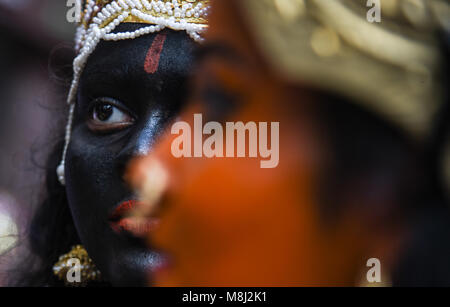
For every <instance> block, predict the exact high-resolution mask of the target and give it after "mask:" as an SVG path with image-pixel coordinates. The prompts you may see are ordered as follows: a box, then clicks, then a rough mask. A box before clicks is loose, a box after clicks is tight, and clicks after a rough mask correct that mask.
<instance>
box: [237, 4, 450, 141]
mask: <svg viewBox="0 0 450 307" xmlns="http://www.w3.org/2000/svg"><path fill="white" fill-rule="evenodd" d="M237 2H238V3H239V4H240V6H242V8H243V10H244V12H245V16H247V17H248V19H249V22H250V23H249V25H250V26H251V27H250V28H251V31H252V34H253V35H254V36H255V38H256V41H257V42H258V43H259V44H260V47H261V50H262V51H263V53H264V55H265V56H266V59H267V60H268V61H269V63H270V64H274V65H272V66H273V68H274V69H276V70H278V71H279V72H280V73H281V74H283V75H285V76H287V77H288V78H290V79H291V80H297V81H299V82H302V83H303V84H309V85H311V86H314V87H317V88H320V89H324V90H330V91H334V92H338V93H339V94H342V95H344V96H347V97H348V96H350V98H353V99H354V100H355V101H358V103H360V104H362V105H364V107H366V108H369V109H370V110H372V111H374V112H376V113H378V114H380V115H381V116H382V117H383V118H386V119H388V120H389V121H391V122H394V123H395V124H397V126H399V127H401V128H403V129H404V130H406V131H407V132H408V133H409V134H410V135H412V136H413V137H418V138H422V137H424V136H426V134H427V133H428V132H429V129H430V128H431V122H432V120H433V116H434V114H435V112H436V111H437V109H438V108H439V105H440V104H441V103H442V96H441V94H442V88H443V84H442V83H440V81H439V79H440V78H439V76H438V74H439V69H440V68H441V67H440V61H441V58H440V56H441V55H440V52H439V43H438V42H437V39H436V37H435V36H434V34H435V33H434V31H433V30H435V29H437V28H441V29H442V28H444V29H447V30H450V26H449V22H450V12H449V11H450V5H449V3H448V2H447V1H446V0H380V1H366V0H242V1H237ZM377 3H378V4H380V7H379V8H380V9H381V10H380V11H379V12H378V13H380V15H379V16H378V17H379V20H374V17H376V14H375V12H376V11H374V10H375V9H377V7H376V5H377Z"/></svg>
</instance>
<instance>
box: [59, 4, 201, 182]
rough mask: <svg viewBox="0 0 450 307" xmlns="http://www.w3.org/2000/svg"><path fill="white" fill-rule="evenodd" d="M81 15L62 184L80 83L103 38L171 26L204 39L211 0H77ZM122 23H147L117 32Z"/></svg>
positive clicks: (120, 37)
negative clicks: (93, 53)
mask: <svg viewBox="0 0 450 307" xmlns="http://www.w3.org/2000/svg"><path fill="white" fill-rule="evenodd" d="M76 5H77V8H78V9H79V11H78V14H77V16H79V18H80V24H79V26H78V29H77V33H76V36H75V49H76V51H77V57H76V58H75V60H74V62H73V71H74V76H73V81H72V85H71V88H70V91H69V95H68V98H67V102H68V104H69V105H70V110H69V119H68V122H67V126H66V137H65V147H64V151H63V156H62V159H61V163H60V165H59V166H58V169H57V174H58V179H59V181H60V182H61V184H63V185H64V184H65V178H64V166H65V157H66V153H67V148H68V145H69V142H70V137H71V130H72V120H73V113H74V110H75V95H76V92H77V90H78V82H79V79H80V76H81V73H82V71H83V68H84V66H85V64H86V62H87V59H88V57H89V56H90V55H91V53H92V52H93V51H94V49H95V47H96V46H97V44H98V43H99V42H100V41H101V40H110V41H111V40H112V41H118V40H125V39H134V38H137V37H140V36H142V35H146V34H149V33H154V32H158V31H161V30H163V29H164V28H170V29H172V30H176V31H186V33H187V34H189V35H190V36H191V38H192V39H193V40H195V41H197V42H199V41H201V40H202V38H201V36H200V34H201V32H202V31H203V30H205V29H206V27H207V16H208V9H209V0H165V1H161V0H158V1H155V0H150V1H149V0H86V1H82V0H77V3H76ZM121 23H142V24H147V26H144V27H141V28H139V29H137V30H135V31H133V32H122V33H115V32H114V29H115V28H116V27H117V26H118V25H119V24H121Z"/></svg>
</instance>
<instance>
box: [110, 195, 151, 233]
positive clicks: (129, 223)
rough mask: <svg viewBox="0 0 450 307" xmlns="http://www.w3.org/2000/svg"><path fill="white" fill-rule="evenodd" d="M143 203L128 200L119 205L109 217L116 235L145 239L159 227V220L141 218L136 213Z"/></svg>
mask: <svg viewBox="0 0 450 307" xmlns="http://www.w3.org/2000/svg"><path fill="white" fill-rule="evenodd" d="M142 205H143V203H142V202H140V201H137V200H126V201H124V202H122V203H121V204H120V205H118V206H117V207H116V208H115V209H114V211H113V212H112V213H111V215H110V216H109V223H110V226H111V228H112V229H113V231H114V232H116V233H127V234H130V235H132V236H134V237H137V238H145V237H146V236H148V234H149V233H150V232H153V231H154V230H155V229H156V228H157V227H158V225H159V219H157V218H151V217H139V216H136V215H134V213H135V211H136V210H137V209H138V208H139V207H140V206H142Z"/></svg>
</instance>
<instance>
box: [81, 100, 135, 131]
mask: <svg viewBox="0 0 450 307" xmlns="http://www.w3.org/2000/svg"><path fill="white" fill-rule="evenodd" d="M102 106H111V107H112V109H111V110H109V112H112V113H111V114H109V117H108V118H107V119H105V120H102V119H101V118H99V117H98V115H97V116H96V115H95V114H96V111H98V110H97V108H99V107H102ZM115 112H121V114H119V115H118V116H122V117H126V120H122V121H118V122H115V123H107V122H106V121H107V120H109V118H111V117H114V115H115ZM116 116H117V115H116ZM96 117H97V118H96ZM134 121H135V117H134V116H133V115H132V113H131V112H130V111H128V109H127V108H126V107H124V106H123V104H122V103H120V102H119V101H117V100H115V99H113V98H109V97H102V98H97V99H95V100H93V101H92V103H91V106H90V108H89V111H88V115H87V126H88V128H89V129H90V130H91V131H94V132H103V133H107V132H115V131H119V130H123V129H125V128H128V127H129V126H131V125H132V124H133V123H134Z"/></svg>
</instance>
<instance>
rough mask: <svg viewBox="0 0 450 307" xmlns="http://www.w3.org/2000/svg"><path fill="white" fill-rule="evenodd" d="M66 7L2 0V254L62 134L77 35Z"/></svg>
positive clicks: (36, 194) (54, 1)
mask: <svg viewBox="0 0 450 307" xmlns="http://www.w3.org/2000/svg"><path fill="white" fill-rule="evenodd" d="M68 9H69V8H68V7H67V1H66V0H0V233H3V234H6V236H5V235H3V238H2V239H1V240H0V255H1V254H4V253H6V252H15V251H14V247H15V246H20V245H21V244H20V242H21V241H22V240H21V237H23V236H21V235H23V233H21V229H24V228H25V227H23V226H24V223H26V222H27V216H29V214H30V213H32V211H33V210H32V209H33V208H34V207H35V206H36V204H37V203H38V201H39V199H41V195H40V194H41V187H42V184H43V182H42V179H43V174H44V165H45V156H46V154H47V151H48V149H49V148H51V145H52V144H53V142H54V141H55V139H56V138H57V137H58V136H60V135H61V133H62V131H58V130H61V129H60V128H61V125H62V124H63V120H64V119H62V118H58V117H57V115H56V114H58V113H59V114H64V113H61V108H64V107H65V103H64V100H65V99H64V96H65V94H64V92H65V85H66V82H67V81H66V79H65V76H66V75H65V74H67V73H68V71H70V70H69V69H70V56H71V47H72V39H73V35H74V31H75V24H71V23H69V22H67V20H66V14H67V11H68ZM58 110H59V112H58ZM53 111H55V112H53ZM13 220H16V221H18V225H16V224H14V223H13V222H12V221H13ZM8 258H9V257H8ZM3 265H5V264H3ZM2 273H3V274H2ZM2 275H3V276H4V270H0V284H1V279H2Z"/></svg>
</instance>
